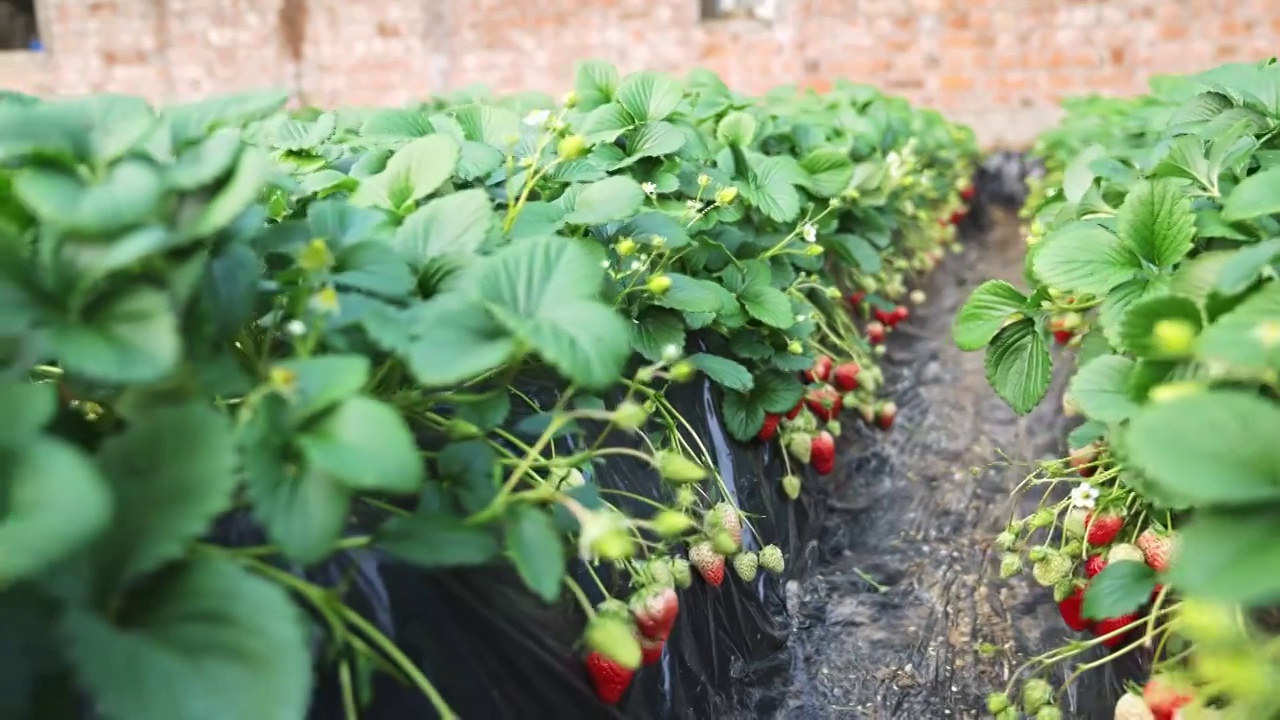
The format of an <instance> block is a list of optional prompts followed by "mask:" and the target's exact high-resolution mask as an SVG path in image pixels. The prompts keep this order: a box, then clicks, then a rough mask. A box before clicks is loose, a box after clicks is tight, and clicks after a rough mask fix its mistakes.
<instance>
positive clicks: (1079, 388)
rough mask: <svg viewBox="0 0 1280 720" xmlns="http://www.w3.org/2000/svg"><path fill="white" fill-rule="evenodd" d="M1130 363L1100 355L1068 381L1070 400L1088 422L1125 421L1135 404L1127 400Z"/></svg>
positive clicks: (1122, 358) (1131, 364)
mask: <svg viewBox="0 0 1280 720" xmlns="http://www.w3.org/2000/svg"><path fill="white" fill-rule="evenodd" d="M1132 374H1133V361H1132V360H1130V359H1128V358H1125V357H1121V356H1119V355H1103V356H1102V357H1098V358H1094V359H1093V360H1090V361H1089V362H1088V363H1087V364H1086V365H1084V366H1082V367H1081V368H1080V369H1079V370H1077V371H1076V374H1075V376H1074V377H1072V378H1071V384H1070V388H1069V391H1070V393H1071V399H1072V400H1074V401H1075V403H1076V405H1079V406H1080V410H1081V412H1083V413H1084V414H1085V416H1086V417H1088V418H1090V419H1092V420H1100V421H1102V422H1104V423H1118V422H1121V421H1123V420H1125V419H1127V418H1128V417H1129V416H1130V415H1132V414H1133V413H1134V412H1135V411H1136V410H1137V409H1138V404H1137V403H1135V402H1134V401H1133V399H1132V398H1130V397H1129V379H1130V376H1131V375H1132Z"/></svg>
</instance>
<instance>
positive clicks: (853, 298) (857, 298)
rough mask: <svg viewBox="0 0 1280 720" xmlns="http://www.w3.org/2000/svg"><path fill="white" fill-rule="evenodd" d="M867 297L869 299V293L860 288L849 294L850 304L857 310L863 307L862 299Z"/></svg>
mask: <svg viewBox="0 0 1280 720" xmlns="http://www.w3.org/2000/svg"><path fill="white" fill-rule="evenodd" d="M866 299H867V294H866V293H865V292H864V291H862V290H859V291H858V292H856V293H853V294H852V295H850V296H849V305H850V306H851V307H853V309H854V310H857V309H858V308H859V307H861V305H862V301H863V300H866Z"/></svg>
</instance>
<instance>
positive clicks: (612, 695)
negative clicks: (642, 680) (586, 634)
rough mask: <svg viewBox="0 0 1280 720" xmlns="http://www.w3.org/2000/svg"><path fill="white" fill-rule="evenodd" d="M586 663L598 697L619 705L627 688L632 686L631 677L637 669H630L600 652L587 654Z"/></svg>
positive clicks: (604, 701)
mask: <svg viewBox="0 0 1280 720" xmlns="http://www.w3.org/2000/svg"><path fill="white" fill-rule="evenodd" d="M586 665H587V674H588V675H590V676H591V684H592V685H594V686H595V688H596V697H598V698H600V702H602V703H605V704H606V705H617V704H618V701H619V700H621V699H622V695H623V694H624V693H626V692H627V688H629V687H631V678H633V677H635V675H636V671H635V670H628V669H626V668H624V667H622V666H621V665H619V664H618V663H616V662H614V661H613V660H611V659H610V658H607V657H605V656H604V655H601V654H600V653H598V652H593V653H591V654H590V655H587V661H586Z"/></svg>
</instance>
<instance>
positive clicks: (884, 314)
mask: <svg viewBox="0 0 1280 720" xmlns="http://www.w3.org/2000/svg"><path fill="white" fill-rule="evenodd" d="M871 314H872V315H874V316H875V318H876V320H877V321H879V322H880V323H883V324H885V325H888V326H889V327H893V326H894V324H896V323H897V320H895V319H894V315H893V311H892V310H881V309H880V308H876V309H874V310H872V311H871Z"/></svg>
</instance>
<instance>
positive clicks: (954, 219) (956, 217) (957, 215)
mask: <svg viewBox="0 0 1280 720" xmlns="http://www.w3.org/2000/svg"><path fill="white" fill-rule="evenodd" d="M968 214H969V211H968V210H967V209H965V208H960V209H959V210H956V211H955V212H953V213H951V224H952V225H959V224H960V221H961V220H964V219H965V217H966V216H967V215H968Z"/></svg>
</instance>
